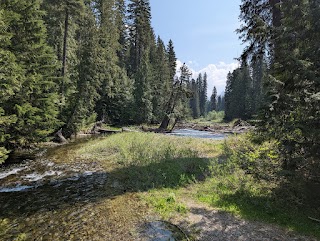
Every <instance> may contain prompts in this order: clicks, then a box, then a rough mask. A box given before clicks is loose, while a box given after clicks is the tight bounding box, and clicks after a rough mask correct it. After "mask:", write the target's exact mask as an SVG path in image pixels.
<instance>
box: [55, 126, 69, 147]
mask: <svg viewBox="0 0 320 241" xmlns="http://www.w3.org/2000/svg"><path fill="white" fill-rule="evenodd" d="M56 136H57V137H58V138H59V142H60V143H68V141H67V139H66V138H64V136H63V134H62V128H61V129H60V130H58V131H57V133H56Z"/></svg>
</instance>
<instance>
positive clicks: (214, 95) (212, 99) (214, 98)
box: [209, 86, 218, 111]
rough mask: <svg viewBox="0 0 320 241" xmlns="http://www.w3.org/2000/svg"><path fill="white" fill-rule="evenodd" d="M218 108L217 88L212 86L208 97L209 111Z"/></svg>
mask: <svg viewBox="0 0 320 241" xmlns="http://www.w3.org/2000/svg"><path fill="white" fill-rule="evenodd" d="M213 110H218V108H217V88H216V87H215V86H214V87H213V91H212V95H211V97H210V108H209V111H213Z"/></svg>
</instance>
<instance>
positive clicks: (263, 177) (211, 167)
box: [68, 132, 320, 238]
mask: <svg viewBox="0 0 320 241" xmlns="http://www.w3.org/2000/svg"><path fill="white" fill-rule="evenodd" d="M68 153H69V155H70V156H71V157H72V158H73V159H74V160H85V161H96V162H99V163H100V164H101V165H102V166H103V167H104V168H105V170H106V171H107V172H108V175H109V177H111V178H112V179H114V180H117V182H119V183H120V185H121V186H123V187H124V189H125V190H126V191H129V192H134V193H139V195H140V196H141V198H142V199H143V200H144V201H146V202H147V203H148V204H149V205H150V206H151V207H153V209H154V210H155V211H156V212H157V213H159V214H160V215H161V217H163V218H164V219H168V218H170V217H172V216H174V215H186V214H187V213H188V209H187V207H186V205H185V204H184V203H183V202H181V200H184V199H190V198H191V199H195V200H198V201H200V202H203V203H206V204H208V205H210V206H212V207H214V208H217V209H220V210H224V211H227V212H230V213H232V214H234V215H237V216H240V217H242V218H245V219H251V220H258V221H265V222H268V223H274V224H278V225H280V226H282V227H285V228H287V229H289V230H294V231H297V232H301V233H304V234H308V235H313V236H315V237H318V238H320V225H319V224H318V223H315V222H313V221H311V220H310V219H308V215H312V211H313V210H312V209H311V208H310V207H308V206H301V205H300V204H297V203H292V202H290V200H294V199H292V198H291V195H292V193H290V192H288V190H286V189H285V188H284V186H283V182H282V179H281V178H279V176H277V175H278V174H279V172H280V171H281V170H280V167H279V161H278V155H277V153H276V152H275V151H274V143H262V144H259V145H257V144H253V143H252V142H250V140H249V138H248V137H247V136H245V135H242V136H237V137H231V138H229V139H228V140H227V141H225V142H223V141H213V140H205V139H193V138H182V137H174V136H166V135H162V134H154V133H136V132H127V133H121V134H115V135H110V136H106V137H102V138H97V139H93V140H89V141H87V142H84V143H80V144H78V145H75V146H73V147H72V148H70V149H69V152H68ZM186 190H187V191H186ZM287 194H288V195H287Z"/></svg>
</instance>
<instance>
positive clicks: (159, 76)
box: [151, 37, 172, 122]
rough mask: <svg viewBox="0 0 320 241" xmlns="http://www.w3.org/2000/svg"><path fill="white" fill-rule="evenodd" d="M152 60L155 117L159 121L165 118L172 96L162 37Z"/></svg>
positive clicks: (158, 41) (155, 120)
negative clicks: (167, 105) (166, 107)
mask: <svg viewBox="0 0 320 241" xmlns="http://www.w3.org/2000/svg"><path fill="white" fill-rule="evenodd" d="M151 61H152V63H153V73H154V74H153V75H154V80H153V85H152V92H153V93H152V103H153V117H154V122H159V121H161V120H162V118H163V115H164V108H165V104H166V103H167V100H168V99H169V97H170V90H171V85H172V81H171V79H170V73H169V62H168V58H167V53H166V48H165V45H164V43H163V41H162V40H161V38H160V37H158V40H157V46H156V52H155V56H153V58H152V59H151Z"/></svg>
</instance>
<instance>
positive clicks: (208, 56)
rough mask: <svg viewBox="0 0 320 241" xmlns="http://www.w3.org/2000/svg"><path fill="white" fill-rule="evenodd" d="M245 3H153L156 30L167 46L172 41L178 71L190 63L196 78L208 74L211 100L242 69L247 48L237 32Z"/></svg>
mask: <svg viewBox="0 0 320 241" xmlns="http://www.w3.org/2000/svg"><path fill="white" fill-rule="evenodd" d="M240 2H241V0H150V5H151V15H152V20H151V21H152V26H153V29H154V31H155V34H156V35H160V37H161V39H162V40H164V42H165V43H168V41H169V40H170V39H172V41H173V44H174V48H175V52H176V56H177V59H178V67H179V66H181V65H182V64H183V63H186V64H187V65H188V67H189V68H190V70H191V71H192V72H193V77H194V78H196V76H197V75H198V74H199V73H204V72H206V73H207V75H208V96H209V97H210V95H211V93H212V89H213V86H216V87H217V90H218V94H221V93H222V92H223V91H224V88H225V83H226V76H227V74H228V72H229V71H232V70H234V69H235V68H237V67H238V63H237V61H236V60H235V58H237V57H239V56H240V54H241V52H242V49H243V45H241V41H240V40H239V39H238V36H237V34H236V33H235V30H236V29H237V28H238V27H239V26H240V22H239V20H238V16H239V13H240V10H239V5H240Z"/></svg>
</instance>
